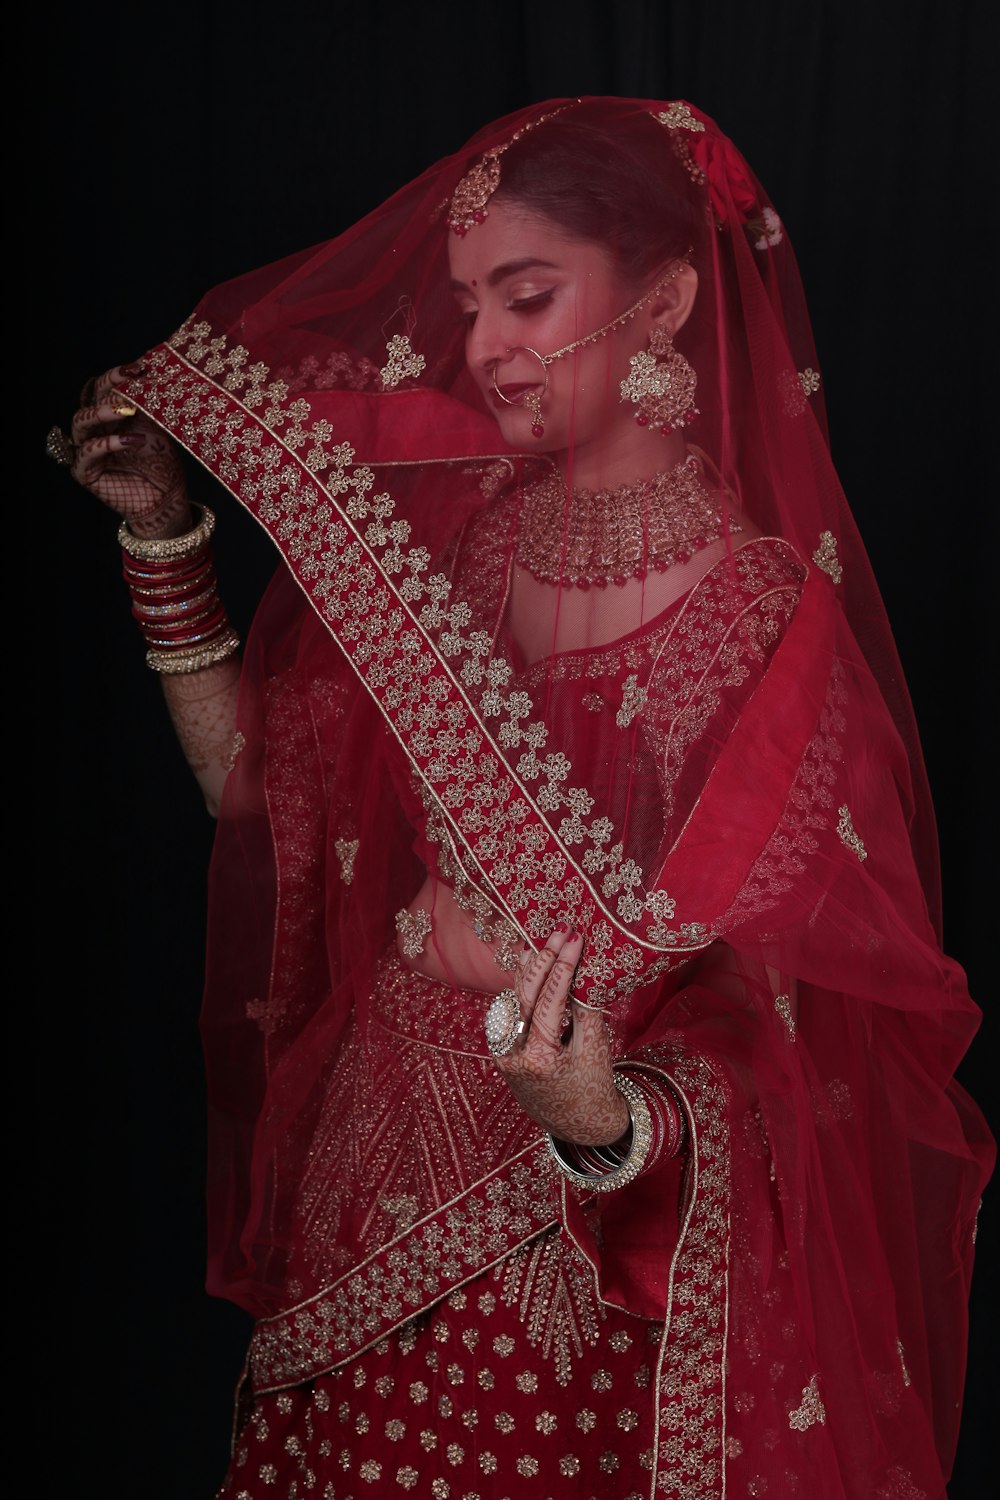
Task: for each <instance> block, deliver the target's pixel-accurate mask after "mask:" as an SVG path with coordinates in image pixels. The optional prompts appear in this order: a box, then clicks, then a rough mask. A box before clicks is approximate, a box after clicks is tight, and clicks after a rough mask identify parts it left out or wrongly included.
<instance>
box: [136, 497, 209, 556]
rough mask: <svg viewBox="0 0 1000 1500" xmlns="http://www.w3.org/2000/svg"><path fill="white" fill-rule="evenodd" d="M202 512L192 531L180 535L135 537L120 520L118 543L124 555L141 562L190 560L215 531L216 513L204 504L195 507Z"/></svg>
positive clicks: (205, 545)
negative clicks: (173, 559)
mask: <svg viewBox="0 0 1000 1500" xmlns="http://www.w3.org/2000/svg"><path fill="white" fill-rule="evenodd" d="M195 509H196V510H200V511H201V520H200V521H199V522H198V524H197V526H195V527H194V528H193V529H192V530H191V531H185V532H184V533H183V535H181V536H159V537H141V536H134V535H133V534H132V532H131V531H129V529H128V522H127V521H123V522H122V524H121V525H120V526H119V528H118V542H119V545H120V546H121V549H122V551H123V552H126V553H127V554H128V556H129V557H134V558H137V559H138V560H139V561H140V562H162V561H165V560H166V559H169V558H176V557H192V556H193V555H194V554H195V553H196V552H201V551H202V550H203V549H204V548H205V547H207V546H208V543H209V541H210V540H211V536H212V532H213V531H214V530H215V514H214V512H213V511H210V510H209V509H208V507H207V506H205V505H198V506H195Z"/></svg>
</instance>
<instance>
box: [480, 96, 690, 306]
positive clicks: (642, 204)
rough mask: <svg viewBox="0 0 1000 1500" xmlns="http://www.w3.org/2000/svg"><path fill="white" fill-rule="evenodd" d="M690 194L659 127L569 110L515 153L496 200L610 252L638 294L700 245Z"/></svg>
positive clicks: (504, 163) (507, 159) (507, 157)
mask: <svg viewBox="0 0 1000 1500" xmlns="http://www.w3.org/2000/svg"><path fill="white" fill-rule="evenodd" d="M584 108H585V106H584ZM691 187H692V184H691V181H690V178H689V177H688V176H687V174H686V172H685V171H684V168H683V166H682V164H681V163H680V162H679V161H678V160H677V158H676V157H675V155H674V152H673V150H672V148H671V144H670V139H669V135H668V132H667V131H666V130H664V129H663V127H662V126H660V125H658V124H657V122H656V121H655V120H653V119H649V120H648V123H647V121H646V120H645V119H643V118H641V117H639V118H637V117H636V116H635V115H634V114H633V115H632V116H631V118H629V119H627V120H626V119H622V120H621V121H618V122H615V121H611V122H607V123H606V122H604V121H602V122H601V123H600V124H597V123H594V122H592V121H588V120H587V119H586V118H581V114H580V111H578V110H574V109H570V110H569V111H568V112H567V113H566V114H565V115H560V116H559V117H557V118H556V119H554V120H547V121H545V122H544V123H543V124H542V125H540V126H538V128H537V129H535V130H529V131H526V132H525V134H524V135H523V136H522V137H521V138H520V139H519V140H517V141H515V142H514V143H513V145H512V146H510V147H508V149H507V150H506V151H505V152H504V153H503V156H502V157H501V159H500V186H499V188H498V190H497V195H496V196H497V198H506V199H512V200H514V201H515V202H517V203H519V204H522V205H523V206H524V207H525V208H526V209H528V210H529V211H531V212H533V213H537V214H541V215H544V216H545V217H546V218H548V219H551V220H552V221H553V223H555V224H558V225H559V226H560V228H562V229H563V230H564V231H565V232H566V233H567V234H570V235H572V236H574V237H575V238H578V239H582V240H594V241H596V242H597V243H599V244H602V245H604V246H605V247H606V248H607V250H608V251H609V253H610V255H611V257H612V259H613V260H614V262H615V263H616V265H617V267H618V269H619V270H620V272H621V274H622V276H623V277H624V278H625V279H626V280H627V281H630V282H632V283H633V284H634V285H637V286H639V285H642V284H644V283H645V282H647V281H648V280H649V279H650V278H651V277H652V276H654V275H655V274H656V272H657V271H658V270H659V269H660V267H661V266H663V265H665V264H666V263H667V262H668V261H670V260H673V259H675V258H676V257H677V256H681V255H686V254H687V252H688V251H689V250H690V249H691V248H692V247H696V246H697V245H698V243H699V241H700V239H701V236H702V233H703V232H704V224H705V221H704V215H703V213H702V212H699V209H698V206H697V205H696V203H695V202H694V201H693V194H692V192H691Z"/></svg>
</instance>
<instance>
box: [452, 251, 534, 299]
mask: <svg viewBox="0 0 1000 1500" xmlns="http://www.w3.org/2000/svg"><path fill="white" fill-rule="evenodd" d="M533 266H541V267H542V268H543V269H544V270H546V271H556V270H558V269H559V268H558V266H557V265H556V263H555V261H553V260H539V259H538V256H537V255H526V256H525V257H524V259H523V260H506V261H504V263H503V265H501V266H494V268H493V270H492V271H491V272H490V274H489V275H488V276H487V278H486V285H487V286H499V285H500V283H501V281H506V279H507V277H508V276H516V275H517V274H518V272H519V271H527V270H529V269H530V268H531V267H533ZM451 289H452V291H453V292H467V291H468V290H469V288H468V287H467V286H466V284H465V282H464V281H454V280H453V281H452V282H451Z"/></svg>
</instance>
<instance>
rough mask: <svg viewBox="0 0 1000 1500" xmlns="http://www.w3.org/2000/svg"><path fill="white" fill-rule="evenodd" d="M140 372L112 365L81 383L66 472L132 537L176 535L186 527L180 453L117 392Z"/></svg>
mask: <svg viewBox="0 0 1000 1500" xmlns="http://www.w3.org/2000/svg"><path fill="white" fill-rule="evenodd" d="M140 373H141V370H140V368H139V366H137V365H116V366H115V367H114V368H113V369H111V370H107V371H106V372H105V373H104V374H103V375H99V376H97V377H96V379H94V380H91V381H88V382H87V385H86V386H85V387H84V390H83V393H82V396H81V400H82V401H83V402H84V404H83V405H82V406H81V407H80V410H79V411H78V412H77V413H76V415H75V416H74V418H73V427H72V440H73V446H74V448H75V450H76V452H75V456H74V460H73V464H72V466H71V468H70V473H71V474H72V475H73V478H74V479H76V480H77V481H78V482H79V483H80V484H82V485H83V487H84V489H88V490H89V491H90V492H91V494H92V495H96V496H97V498H98V500H100V501H101V503H102V505H106V506H107V507H108V508H109V510H113V511H115V512H117V514H118V515H119V516H121V517H122V518H123V520H125V521H127V522H128V526H129V530H130V531H132V532H133V533H134V534H135V535H136V536H139V537H167V536H176V535H179V534H180V533H181V532H183V531H187V530H188V529H189V527H190V525H191V513H190V504H189V501H188V496H187V486H186V484H185V480H184V468H183V465H182V463H181V458H180V453H179V452H178V450H177V448H176V447H175V445H174V444H173V443H172V442H171V441H170V439H169V438H168V437H166V436H165V434H164V433H163V432H161V430H160V429H159V428H158V427H157V426H156V425H155V423H153V422H151V421H150V420H149V418H148V417H145V416H143V415H141V414H140V413H139V412H137V411H136V409H135V407H134V406H132V405H131V403H130V402H129V401H128V399H127V397H125V396H122V395H121V394H120V393H119V391H118V390H117V386H118V385H120V384H121V383H122V382H123V381H125V380H127V379H128V378H129V376H130V375H138V374H140Z"/></svg>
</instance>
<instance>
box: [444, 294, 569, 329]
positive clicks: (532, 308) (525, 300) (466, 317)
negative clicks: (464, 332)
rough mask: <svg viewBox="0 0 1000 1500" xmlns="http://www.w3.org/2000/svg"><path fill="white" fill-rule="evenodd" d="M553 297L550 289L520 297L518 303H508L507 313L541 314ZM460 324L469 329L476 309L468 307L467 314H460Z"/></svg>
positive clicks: (473, 320)
mask: <svg viewBox="0 0 1000 1500" xmlns="http://www.w3.org/2000/svg"><path fill="white" fill-rule="evenodd" d="M554 295H555V289H554V288H550V289H549V290H548V291H547V292H536V293H535V294H534V295H533V296H531V297H522V298H521V300H520V301H519V302H508V304H507V311H508V312H519V313H524V314H525V316H527V317H530V316H531V314H532V313H533V312H541V310H542V308H543V307H546V306H548V304H549V303H550V302H551V301H552V298H553V296H554ZM461 319H462V322H463V323H464V324H465V326H466V327H467V328H471V327H472V325H473V323H474V322H475V321H476V309H475V308H474V307H470V308H469V310H468V311H467V312H463V313H462V314H461Z"/></svg>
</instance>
